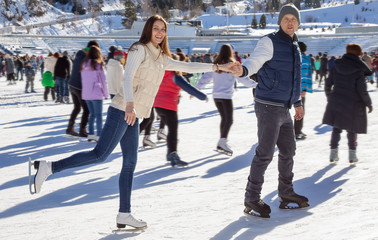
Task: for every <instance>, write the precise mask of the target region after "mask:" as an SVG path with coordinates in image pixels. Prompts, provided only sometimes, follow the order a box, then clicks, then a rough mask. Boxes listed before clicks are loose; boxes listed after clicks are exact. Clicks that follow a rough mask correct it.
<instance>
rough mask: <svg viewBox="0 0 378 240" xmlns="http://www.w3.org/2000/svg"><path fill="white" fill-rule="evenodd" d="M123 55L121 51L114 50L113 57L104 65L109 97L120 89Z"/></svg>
mask: <svg viewBox="0 0 378 240" xmlns="http://www.w3.org/2000/svg"><path fill="white" fill-rule="evenodd" d="M124 62H125V57H124V54H123V52H121V51H115V52H114V53H113V57H112V58H110V59H109V60H108V64H107V65H106V79H107V80H108V90H109V94H110V98H113V97H114V96H115V95H116V94H117V92H118V91H122V79H123V73H124V71H125V70H124V65H123V63H124Z"/></svg>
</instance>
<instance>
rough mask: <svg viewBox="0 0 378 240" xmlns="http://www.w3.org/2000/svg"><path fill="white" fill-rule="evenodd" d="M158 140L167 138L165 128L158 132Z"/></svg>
mask: <svg viewBox="0 0 378 240" xmlns="http://www.w3.org/2000/svg"><path fill="white" fill-rule="evenodd" d="M157 140H158V141H160V140H164V141H165V140H167V135H166V134H165V132H164V128H160V129H159V131H158V133H157Z"/></svg>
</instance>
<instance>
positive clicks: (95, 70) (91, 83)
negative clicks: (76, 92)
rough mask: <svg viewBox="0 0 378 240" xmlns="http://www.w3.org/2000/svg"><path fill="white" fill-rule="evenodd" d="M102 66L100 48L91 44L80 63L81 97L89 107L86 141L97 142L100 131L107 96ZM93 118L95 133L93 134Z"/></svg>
mask: <svg viewBox="0 0 378 240" xmlns="http://www.w3.org/2000/svg"><path fill="white" fill-rule="evenodd" d="M104 66H105V62H104V60H103V59H102V56H101V50H100V48H98V47H97V46H91V47H90V48H89V51H88V54H87V55H86V56H85V58H84V60H83V63H82V64H81V84H82V87H83V88H82V93H81V97H82V99H83V100H85V102H86V103H87V106H88V108H89V121H88V131H89V132H88V141H96V142H97V141H98V139H99V136H100V135H101V131H102V101H103V99H104V98H107V97H108V84H107V82H106V77H105V72H104ZM95 120H96V128H97V135H95V134H94V121H95Z"/></svg>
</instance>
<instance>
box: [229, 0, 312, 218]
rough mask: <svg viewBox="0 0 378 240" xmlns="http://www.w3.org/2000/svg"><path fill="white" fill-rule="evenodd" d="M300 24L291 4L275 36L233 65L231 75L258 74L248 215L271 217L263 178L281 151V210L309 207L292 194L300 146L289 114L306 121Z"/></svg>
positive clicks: (263, 41)
mask: <svg viewBox="0 0 378 240" xmlns="http://www.w3.org/2000/svg"><path fill="white" fill-rule="evenodd" d="M299 23H300V13H299V10H298V9H297V8H296V7H295V6H294V5H293V4H286V5H284V6H283V7H282V8H281V10H280V13H279V17H278V25H279V26H280V28H279V30H278V31H277V32H274V33H271V34H268V35H267V36H265V37H263V38H261V39H260V40H259V42H258V43H257V46H256V48H255V50H254V51H253V53H252V54H251V56H250V57H249V58H248V59H247V60H246V61H245V62H244V63H243V65H234V67H233V74H234V75H236V76H241V77H244V76H250V75H253V74H255V73H257V78H258V82H259V83H258V85H257V87H256V97H255V113H256V117H257V128H258V132H257V136H258V146H257V148H256V153H255V156H254V158H253V161H252V164H251V168H250V174H249V177H248V183H247V187H246V193H245V199H244V205H245V210H244V211H245V213H248V214H251V215H254V214H257V215H258V216H260V217H266V218H267V217H269V214H270V212H271V209H270V207H269V205H268V204H266V203H264V201H263V200H262V199H261V196H260V194H261V189H262V185H263V183H264V174H265V170H266V169H267V167H268V165H269V163H270V162H271V161H272V158H273V154H274V152H275V147H276V145H277V147H278V151H279V154H278V171H279V177H278V182H279V183H278V197H279V200H280V202H281V205H280V208H291V207H289V206H288V205H287V204H288V203H289V202H295V203H296V204H297V207H306V206H308V204H307V202H308V199H307V198H306V197H304V196H300V195H298V194H296V193H295V192H294V189H293V176H294V174H293V165H294V160H293V157H294V155H295V149H296V143H295V136H294V129H293V128H294V127H293V120H292V118H291V115H290V108H291V107H292V106H293V105H294V109H295V115H294V118H295V120H300V119H302V118H303V115H304V111H303V107H302V101H301V98H300V94H301V55H300V50H299V47H298V39H297V35H296V34H295V32H296V31H297V29H298V27H299Z"/></svg>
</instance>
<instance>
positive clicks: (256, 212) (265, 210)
mask: <svg viewBox="0 0 378 240" xmlns="http://www.w3.org/2000/svg"><path fill="white" fill-rule="evenodd" d="M244 206H245V209H244V213H245V214H248V215H251V216H255V217H261V218H270V215H269V213H271V210H270V207H269V205H268V204H266V203H264V201H263V200H261V199H260V200H258V201H253V202H246V201H244Z"/></svg>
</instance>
